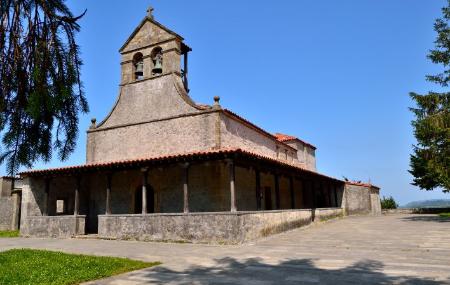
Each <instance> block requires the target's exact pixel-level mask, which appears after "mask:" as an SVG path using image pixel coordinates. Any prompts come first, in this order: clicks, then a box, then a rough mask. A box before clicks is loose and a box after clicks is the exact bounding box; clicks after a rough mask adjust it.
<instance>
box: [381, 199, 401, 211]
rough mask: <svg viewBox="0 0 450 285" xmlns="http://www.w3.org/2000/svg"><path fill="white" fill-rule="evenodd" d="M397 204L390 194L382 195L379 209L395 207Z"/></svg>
mask: <svg viewBox="0 0 450 285" xmlns="http://www.w3.org/2000/svg"><path fill="white" fill-rule="evenodd" d="M397 208H398V204H397V202H395V200H394V198H393V197H392V196H389V197H384V196H383V199H381V209H397Z"/></svg>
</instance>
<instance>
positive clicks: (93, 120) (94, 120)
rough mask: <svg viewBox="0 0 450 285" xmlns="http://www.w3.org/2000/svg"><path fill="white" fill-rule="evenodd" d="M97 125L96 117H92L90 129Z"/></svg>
mask: <svg viewBox="0 0 450 285" xmlns="http://www.w3.org/2000/svg"><path fill="white" fill-rule="evenodd" d="M96 126H97V119H96V118H92V119H91V126H90V128H91V129H95V127H96Z"/></svg>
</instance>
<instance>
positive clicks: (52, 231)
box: [20, 215, 86, 238]
mask: <svg viewBox="0 0 450 285" xmlns="http://www.w3.org/2000/svg"><path fill="white" fill-rule="evenodd" d="M85 219H86V216H73V215H72V216H29V217H26V222H25V224H24V226H23V227H22V228H21V229H20V234H21V236H23V237H54V238H70V237H73V236H77V235H83V234H84V233H85Z"/></svg>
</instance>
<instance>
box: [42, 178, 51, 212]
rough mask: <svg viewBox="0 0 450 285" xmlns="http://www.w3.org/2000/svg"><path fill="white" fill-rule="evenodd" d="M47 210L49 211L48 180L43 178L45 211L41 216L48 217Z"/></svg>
mask: <svg viewBox="0 0 450 285" xmlns="http://www.w3.org/2000/svg"><path fill="white" fill-rule="evenodd" d="M49 209H50V178H45V209H44V213H42V215H43V216H48V215H49Z"/></svg>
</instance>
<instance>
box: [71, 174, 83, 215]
mask: <svg viewBox="0 0 450 285" xmlns="http://www.w3.org/2000/svg"><path fill="white" fill-rule="evenodd" d="M80 185H81V177H80V176H77V182H76V187H75V205H74V207H73V214H74V215H75V216H77V215H78V214H79V213H80Z"/></svg>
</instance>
